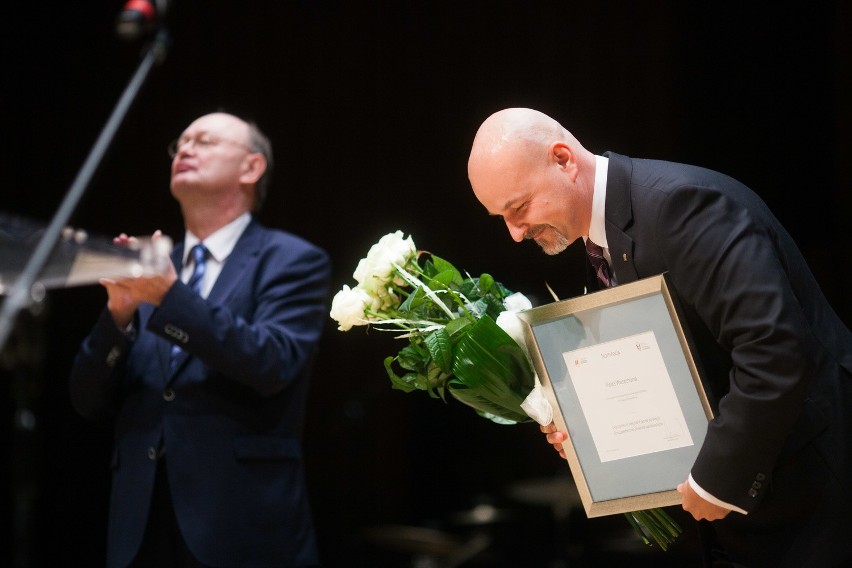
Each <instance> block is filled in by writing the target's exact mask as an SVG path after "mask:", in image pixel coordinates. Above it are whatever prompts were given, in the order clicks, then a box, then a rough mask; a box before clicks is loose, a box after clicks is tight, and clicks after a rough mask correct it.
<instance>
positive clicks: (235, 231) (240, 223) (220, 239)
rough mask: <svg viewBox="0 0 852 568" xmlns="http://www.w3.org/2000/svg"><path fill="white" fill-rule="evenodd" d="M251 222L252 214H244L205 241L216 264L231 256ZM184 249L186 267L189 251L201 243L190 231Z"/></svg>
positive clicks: (185, 237)
mask: <svg viewBox="0 0 852 568" xmlns="http://www.w3.org/2000/svg"><path fill="white" fill-rule="evenodd" d="M250 222H251V213H248V212H246V213H243V214H242V215H240V216H239V217H237V218H236V219H234V220H233V221H231V222H230V223H228V224H227V225H225V226H224V227H222V228H221V229H218V230H216V232H214V233H212V234H211V235H210V236H209V237H207V238H206V239H204V246H205V247H207V250H208V252H209V255H210V258H212V259H213V260H215V261H216V262H220V263H221V262H224V261H225V259H226V258H228V255H229V254H231V251H232V250H234V247H235V246H236V244H237V240H239V238H240V235H242V234H243V231H245V229H246V227H248V224H249V223H250ZM183 242H184V247H183V259H182V260H183V264H184V265H186V259H187V256H189V251H191V250H192V247H194V246H195V245H197V244H198V243H199V242H201V241H199V239H198V237H196V236H195V235H193V234H192V233H191V232H190V231H189V230H187V231H186V234H185V235H184V240H183Z"/></svg>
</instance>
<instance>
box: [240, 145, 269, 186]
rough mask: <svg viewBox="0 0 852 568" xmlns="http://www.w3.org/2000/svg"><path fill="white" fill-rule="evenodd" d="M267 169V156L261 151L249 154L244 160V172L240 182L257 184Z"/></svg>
mask: <svg viewBox="0 0 852 568" xmlns="http://www.w3.org/2000/svg"><path fill="white" fill-rule="evenodd" d="M265 171H266V156H264V155H263V154H261V153H259V152H255V153H253V154H249V155H248V156H246V158H245V160H243V172H242V173H241V174H240V183H249V184H255V183H257V180H259V179H260V178H261V176H263V172H265Z"/></svg>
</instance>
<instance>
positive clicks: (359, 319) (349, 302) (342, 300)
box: [330, 284, 373, 331]
mask: <svg viewBox="0 0 852 568" xmlns="http://www.w3.org/2000/svg"><path fill="white" fill-rule="evenodd" d="M372 301H373V299H372V298H371V297H370V295H369V294H368V293H367V292H365V291H364V290H362V289H361V288H359V287H357V286H356V287H355V288H350V287H349V286H347V285H345V284H344V285H343V289H341V290H340V291H339V292H338V293H337V294H335V295H334V298H333V299H332V301H331V313H330V315H331V318H332V319H333V320H335V321H336V322H337V323H338V324H339V326H338V328H337V329H339V330H340V331H347V330H349V329H351V328H352V326H353V325H365V324H366V323H367V320H366V318H365V317H364V310H365V309H366V308H367V306H369V305H371V304H372Z"/></svg>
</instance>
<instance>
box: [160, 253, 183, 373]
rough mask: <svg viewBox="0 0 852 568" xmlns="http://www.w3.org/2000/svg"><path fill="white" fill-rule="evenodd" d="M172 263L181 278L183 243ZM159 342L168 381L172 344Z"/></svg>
mask: <svg viewBox="0 0 852 568" xmlns="http://www.w3.org/2000/svg"><path fill="white" fill-rule="evenodd" d="M172 264H173V265H174V267H175V270H176V271H177V275H178V278H180V273H181V270H182V269H183V243H181V244H179V245H178V246H176V247H175V248H174V250H173V251H172ZM158 343H159V347H158V348H157V357H159V359H160V367H161V368H162V369H163V376H165V377H166V382H168V381H170V380H171V378H172V364H171V363H172V361H171V352H172V344H171V343H170V342H168V341H166V340H162V341H159V342H158ZM179 357H186V354H185V353H181V354H180V355H179ZM179 362H180V360H179ZM179 367H180V364H177V365H175V366H174V370H177V369H178V368H179Z"/></svg>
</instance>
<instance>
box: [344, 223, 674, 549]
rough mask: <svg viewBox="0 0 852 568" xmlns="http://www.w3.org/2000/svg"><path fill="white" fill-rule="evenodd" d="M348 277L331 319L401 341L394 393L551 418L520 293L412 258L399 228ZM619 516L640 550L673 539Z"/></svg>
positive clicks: (657, 514) (640, 515)
mask: <svg viewBox="0 0 852 568" xmlns="http://www.w3.org/2000/svg"><path fill="white" fill-rule="evenodd" d="M353 277H354V278H355V280H356V282H357V283H358V284H357V285H356V286H355V287H354V288H350V287H349V286H348V285H344V286H343V288H342V289H341V290H340V291H339V292H338V293H337V294H336V295H335V297H334V299H333V300H332V304H331V314H330V315H331V317H332V318H333V319H334V320H335V321H337V323H338V329H339V330H340V331H348V330H349V329H351V328H352V327H354V326H367V325H369V326H371V327H372V328H373V329H378V330H385V331H395V332H397V337H398V338H402V339H407V340H408V341H407V342H406V345H405V346H404V347H402V348H401V349H400V350H399V352H398V353H397V354H396V355H395V356H388V357H387V358H385V362H384V363H385V370H386V371H387V374H388V377H389V378H390V380H391V384H392V386H393V388H396V389H400V390H403V391H405V392H411V391H414V390H423V391H426V392H427V393H429V395H431V396H433V397H440V398H442V399H444V400H446V398H445V394H446V393H447V392H449V393H450V394H451V395H452V396H453V397H454V398H456V399H458V400H459V401H461V402H463V403H464V404H467V405H469V406H471V407H473V409H474V410H476V412H477V414H479V415H480V416H483V417H485V418H489V419H491V420H493V421H494V422H498V423H501V424H516V423H518V422H528V421H530V419H531V418H533V419H535V421H536V422H538V423H539V424H541V425H547V424H549V423H550V422H551V421H552V411H551V409H550V405H549V403H548V402H547V401H546V400H545V399H544V398H543V396H542V395H541V389H540V385H539V384H538V379H537V377H536V376H535V373H534V372H533V370H532V367H531V366H530V362H529V357H528V355H527V353H526V350H525V347H524V339H523V334H522V329H521V324H520V322H519V320H518V318H517V316H515V315H514V314H515V312H517V311H519V310H521V309H526V308H530V307H532V305H531V304H530V302H529V300H527V298H526V297H524V296H523V295H522V294H520V293H512V292H511V291H510V290H508V289H506V287H505V286H503V285H502V284H501V283H500V282H497V281H496V280H494V278H493V277H491V276H490V275H489V274H482V275H480V276H479V277H471V276H469V275H462V274H461V273H460V272H459V271H458V270H457V269H456V268H455V267H454V266H453V265H452V264H450V263H449V262H448V261H446V260H444V259H443V258H440V257H438V256H435V255H433V254H430V253H425V252H420V251H418V250H417V249H416V247H415V246H414V241H413V240H412V239H411V237H410V236H409V237H408V238H404V236H403V233H402V231H396V232H394V233H390V234H387V235H385V236H384V237H382V238H381V239H380V240H379V242H378V243H376V244H375V245H373V246H372V248H371V249H370V251H369V253H368V254H367V256H366V258H363V259H362V260H361V261H360V262H359V263H358V267H357V268H356V269H355V273H354V274H353ZM396 367H399V368H401V369H402V374H398V372H397V371H396ZM625 517H627V519H628V521H629V522H630V524H631V525H633V527H634V529H635V530H636V532H637V534H638V535H639V537H640V538H641V539H642V540H643V541H644V542H645V543H646V544H650V540H649V539H653V541H654V542H656V543H657V544H658V545H659V546H660V548H661V549H663V550H666V549H667V548H668V545H669V544H671V543H672V542H674V540H675V539H676V538H677V536H678V535H679V534H680V532H681V529H680V527H679V526H678V525H677V524H676V523H675V522H674V521H673V520H672V519H671V518H670V517H669V516H668V514H666V513H665V511H663V510H662V509H648V510H644V511H636V512H633V513H625Z"/></svg>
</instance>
